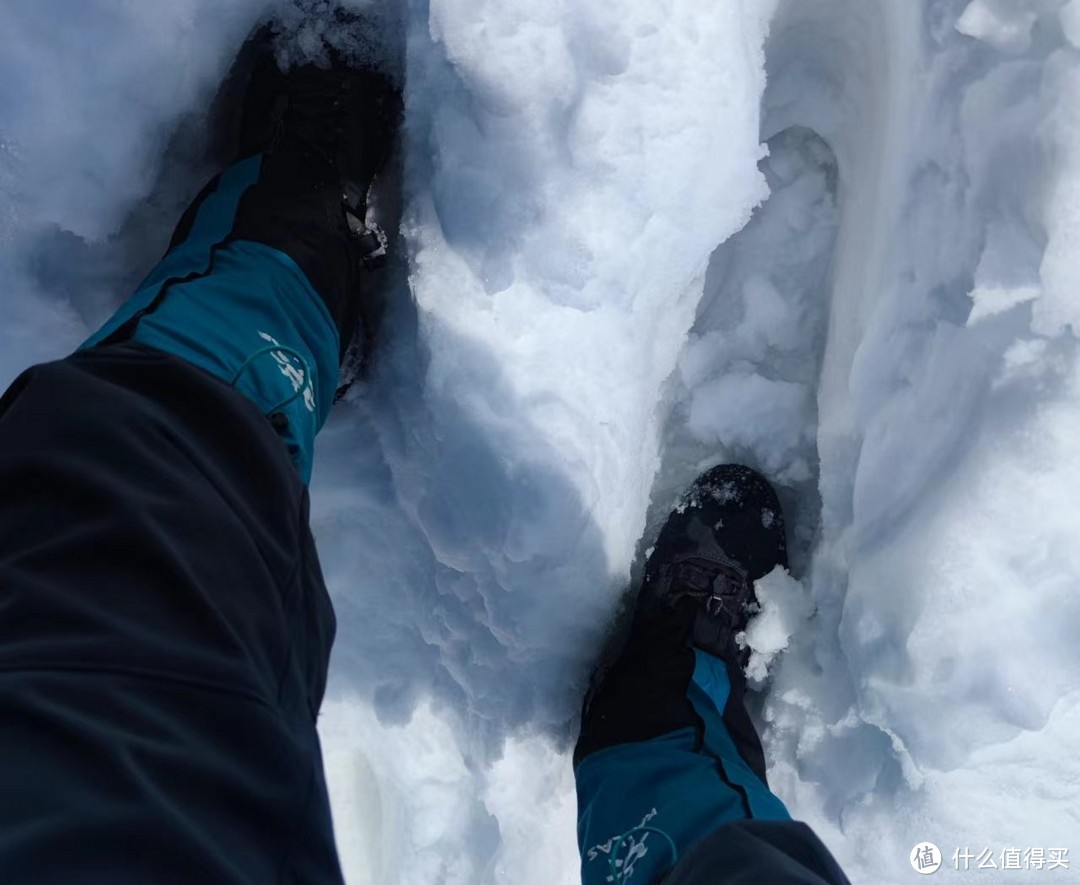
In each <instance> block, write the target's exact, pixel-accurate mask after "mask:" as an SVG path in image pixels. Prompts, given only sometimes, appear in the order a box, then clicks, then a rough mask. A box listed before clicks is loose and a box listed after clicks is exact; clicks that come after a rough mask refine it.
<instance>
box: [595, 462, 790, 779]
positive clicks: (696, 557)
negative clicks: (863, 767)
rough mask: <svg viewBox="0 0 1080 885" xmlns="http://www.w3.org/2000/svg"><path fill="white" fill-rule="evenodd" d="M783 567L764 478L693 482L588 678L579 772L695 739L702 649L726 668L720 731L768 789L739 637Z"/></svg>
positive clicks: (749, 475) (712, 477) (721, 471)
mask: <svg viewBox="0 0 1080 885" xmlns="http://www.w3.org/2000/svg"><path fill="white" fill-rule="evenodd" d="M787 564H788V559H787V539H786V537H785V534H784V517H783V514H782V512H781V510H780V502H779V500H778V499H777V497H776V493H775V492H774V491H773V489H772V487H771V486H770V485H769V483H768V482H767V481H766V480H765V478H764V477H762V476H761V475H760V474H758V473H756V472H755V471H753V470H751V469H750V468H748V467H741V466H738V465H724V466H721V467H716V468H714V469H713V470H710V471H709V472H708V473H705V474H704V475H702V476H701V477H699V478H698V479H697V480H696V481H695V482H694V484H693V485H691V486H690V488H689V489H687V491H686V492H685V493H684V494H683V496H682V498H680V500H679V504H678V506H677V507H676V508H675V510H674V511H673V512H672V514H671V516H670V517H668V520H667V522H666V523H665V525H664V527H663V529H662V530H661V532H660V537H659V538H658V539H657V542H656V546H655V547H654V548H653V550H652V551H651V552H650V554H649V558H648V562H647V563H646V565H645V576H644V579H643V582H642V588H641V592H640V594H639V596H638V599H637V605H636V608H635V610H634V614H633V620H632V622H631V625H630V629H629V632H628V633H627V634H626V637H625V641H624V643H623V644H621V645H615V646H613V647H612V648H610V649H609V650H608V653H607V655H606V656H605V659H602V660H601V662H600V664H599V666H598V667H597V670H596V672H595V673H594V674H593V680H592V685H591V686H590V689H589V692H588V695H587V696H586V698H585V704H584V708H583V711H582V719H581V735H580V738H579V740H578V744H577V747H576V749H575V752H574V761H575V764H579V763H580V762H581V761H582V760H584V759H585V758H586V757H587V756H589V755H591V754H592V753H595V752H597V751H599V750H602V749H605V748H607V747H610V746H614V745H616V744H624V743H632V742H640V741H648V740H651V739H653V738H656V737H659V736H661V735H665V734H671V733H673V732H676V731H678V730H680V729H683V728H688V727H691V728H696V729H698V730H699V731H700V729H701V728H702V725H701V720H700V718H699V716H698V714H697V712H696V711H695V709H694V707H693V704H692V703H691V702H690V700H689V698H688V689H689V685H690V682H691V679H692V678H693V674H694V669H695V660H696V658H695V649H700V650H702V651H704V652H707V653H708V654H711V655H713V656H715V657H717V658H719V659H720V660H722V661H723V662H724V664H725V665H726V669H727V673H728V681H729V683H730V695H729V697H728V702H727V705H726V707H725V710H724V722H725V725H726V726H727V728H728V731H729V733H730V734H731V737H732V740H734V741H735V743H736V746H737V747H738V749H739V752H740V754H741V755H742V756H743V758H744V759H746V760H747V762H748V764H749V765H750V766H751V768H752V769H753V770H754V771H755V772H757V773H758V775H759V776H760V777H761V778H762V780H764V778H765V757H764V753H763V752H762V749H761V742H760V740H759V739H758V737H757V733H756V732H755V730H754V726H753V724H752V723H751V721H750V718H749V716H748V714H747V713H746V710H745V707H744V705H743V697H744V692H745V689H746V680H745V677H744V676H743V670H744V669H745V666H746V663H747V660H748V658H749V652H748V651H747V650H745V649H740V648H739V646H738V643H737V641H736V637H737V636H738V634H739V633H741V632H742V631H743V630H745V629H746V624H747V621H748V620H749V618H750V610H749V606H750V605H751V603H752V602H753V601H754V581H756V580H757V579H758V578H761V577H763V576H765V575H767V574H768V573H769V572H771V571H772V570H773V569H774V568H775V567H776V566H777V565H782V566H784V567H787Z"/></svg>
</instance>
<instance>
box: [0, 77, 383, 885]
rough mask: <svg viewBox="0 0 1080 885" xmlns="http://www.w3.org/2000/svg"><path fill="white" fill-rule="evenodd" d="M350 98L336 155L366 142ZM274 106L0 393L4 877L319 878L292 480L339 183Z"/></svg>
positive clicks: (348, 296) (334, 288) (314, 673)
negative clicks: (261, 137)
mask: <svg viewBox="0 0 1080 885" xmlns="http://www.w3.org/2000/svg"><path fill="white" fill-rule="evenodd" d="M299 75H300V76H302V77H308V78H310V77H315V79H316V80H319V82H324V81H323V80H322V79H320V78H327V77H329V78H330V79H331V80H333V78H335V77H336V78H339V79H340V78H345V79H349V78H352V77H353V74H352V73H349V72H343V71H341V70H335V69H333V68H332V69H331V70H330V71H321V72H320V74H319V75H318V76H316V75H315V74H314V73H313V72H312V71H307V72H305V70H304V69H300V71H299ZM279 76H280V78H281V83H280V84H279V85H282V86H285V87H289V88H291V87H294V86H296V85H297V84H296V80H295V76H296V74H295V73H292V74H289V75H288V76H286V75H279ZM357 76H358V77H359V79H360V80H363V81H364V82H366V83H368V85H372V83H373V81H372V80H371V76H372V75H371V74H370V73H365V74H363V75H362V76H360V75H357ZM290 78H292V79H290ZM350 82H352V83H353V86H350V87H349V88H350V89H353V88H354V87H355V84H356V83H357V82H359V81H358V80H356V79H351V80H350ZM301 85H304V86H306V87H307V88H306V90H305V94H306V95H308V96H309V97H311V92H312V86H313V84H312V82H311V80H310V79H309V80H307V81H305V83H303V84H301ZM338 85H340V84H335V83H333V82H326V86H327V88H328V89H329V88H331V87H333V88H334V90H335V92H336V90H337V86H338ZM290 95H292V96H293V97H295V90H294V91H293V92H292V93H290ZM368 98H370V95H369V96H368ZM364 100H365V98H364V97H363V96H360V97H359V99H358V103H354V104H352V105H350V104H349V103H348V102H346V103H345V104H344V105H343V106H342V110H341V111H340V112H341V113H360V115H361V116H363V113H362V112H363V109H364V107H366V106H367V105H365V104H364ZM380 100H381V98H380ZM336 106H337V105H335V107H336ZM303 110H304V111H305V112H310V110H311V108H310V107H305V108H304V109H303ZM369 110H370V108H369ZM367 119H368V121H369V123H370V124H371V125H370V128H369V130H368V132H367V135H368V136H369V138H368V139H367V143H368V145H369V148H370V149H371V150H366V151H365V150H361V151H352V152H351V153H350V156H354V157H355V156H357V155H359V156H361V157H363V158H367V159H368V160H371V161H372V162H373V163H374V162H375V159H377V157H375V155H374V154H373V153H372V151H377V149H378V147H379V144H380V142H382V141H385V139H384V138H382V136H383V135H385V132H383V128H384V126H383V123H384V122H388V121H389V118H388V119H387V121H379V120H373V119H372V116H371V115H370V114H369V115H368V116H367ZM277 122H278V124H279V127H278V128H279V130H281V127H284V129H283V131H278V132H277V137H275V140H274V144H275V146H276V151H275V152H274V153H264V154H252V155H251V156H249V157H248V158H247V159H244V160H242V161H240V162H238V163H237V164H236V165H234V166H233V167H231V168H230V169H229V170H227V171H225V172H224V173H223V174H222V175H221V176H219V177H218V178H216V179H215V180H214V181H213V182H211V184H210V185H208V187H207V188H206V189H204V191H203V193H202V194H200V196H199V198H198V199H197V200H196V203H195V204H194V205H193V207H192V208H191V209H190V210H189V211H188V212H187V213H185V216H184V219H183V220H182V221H181V224H180V225H179V226H178V229H177V235H176V236H175V237H174V239H173V243H172V244H171V246H170V250H169V252H168V254H167V255H166V256H165V258H164V259H163V260H162V262H161V264H160V265H159V266H158V267H157V268H156V269H155V270H154V271H153V272H152V273H151V274H150V276H149V277H148V278H147V280H146V281H145V282H144V283H143V285H142V286H141V287H140V289H139V291H138V292H137V293H136V294H135V296H134V297H133V298H132V299H131V301H129V302H128V303H127V304H126V305H125V306H124V307H123V308H122V309H121V310H120V312H119V313H118V314H117V315H116V316H115V317H114V318H113V319H112V320H110V321H109V323H107V324H106V326H105V327H104V328H103V329H102V330H101V331H100V332H99V333H98V334H97V335H95V336H94V337H93V338H91V340H90V341H88V342H87V344H86V346H85V347H84V348H82V349H81V350H80V351H79V352H78V353H76V354H74V355H73V356H71V357H68V358H67V359H65V360H63V361H61V362H58V363H53V364H50V365H44V366H38V367H36V368H34V369H31V370H29V371H28V372H26V373H24V374H23V375H22V376H21V377H20V378H19V379H18V380H17V381H16V382H15V384H14V385H13V386H12V388H11V389H10V390H9V391H8V393H7V394H6V395H5V396H4V398H3V400H2V401H0V482H4V483H5V499H4V505H3V507H2V508H0V538H2V539H3V542H2V547H0V611H2V612H3V615H4V616H3V617H2V618H0V710H2V711H3V716H0V768H2V770H0V781H2V783H3V785H4V802H0V881H4V882H13V883H21V882H27V883H29V882H33V883H43V885H51V883H102V885H105V883H109V885H114V883H115V885H125V883H137V882H139V883H141V882H154V883H169V882H175V883H190V882H220V883H238V885H239V883H250V882H289V883H294V882H295V883H305V885H307V883H311V885H324V883H326V885H338V883H340V882H341V873H340V871H339V869H338V863H337V857H336V851H335V848H334V843H333V834H332V828H331V823H330V812H329V804H328V801H327V794H326V787H325V784H324V782H323V774H322V762H321V759H320V750H319V743H318V737H317V733H316V729H315V720H316V716H317V712H318V708H319V705H320V703H321V700H322V695H323V690H324V686H325V680H326V672H327V664H328V658H329V653H330V646H331V643H332V639H333V634H334V618H333V612H332V609H331V606H330V601H329V597H328V596H327V593H326V589H325V586H324V584H323V581H322V577H321V573H320V569H319V564H318V559H317V556H316V554H315V549H314V544H313V542H312V538H311V534H310V531H309V529H308V518H307V508H308V499H307V489H306V480H307V476H308V473H309V471H310V462H311V446H312V443H313V440H314V435H315V433H316V431H317V430H318V428H319V427H320V426H321V424H322V421H323V420H325V418H326V414H327V412H328V410H329V407H330V404H331V402H332V399H333V394H334V387H335V384H336V380H337V360H338V357H339V355H340V352H341V349H342V345H343V343H344V342H345V341H347V340H348V338H349V337H350V336H351V334H352V332H353V328H354V325H355V322H354V321H355V316H356V301H357V299H358V298H359V294H358V292H357V291H356V285H357V280H356V276H355V275H356V274H357V273H358V269H359V268H358V265H359V264H360V263H361V262H362V260H363V257H364V254H366V253H365V250H366V245H365V243H364V242H363V235H364V233H365V232H364V231H358V230H356V229H354V225H353V223H354V222H356V220H357V214H359V216H361V217H362V215H363V207H362V205H361V203H359V202H357V201H356V199H355V198H354V197H350V198H348V199H347V200H345V201H343V200H342V193H343V192H344V191H347V190H349V188H348V187H346V185H351V184H354V183H355V182H352V181H351V179H349V178H348V176H346V175H342V174H341V173H342V172H343V171H348V170H342V169H340V168H337V167H333V166H326V165H322V166H320V165H319V163H318V162H317V161H316V160H315V159H313V155H312V153H311V149H312V144H311V137H310V131H309V132H307V133H305V129H304V120H303V119H302V115H293V116H289V114H288V113H286V115H285V116H284V117H283V118H282V119H280V120H278V121H277ZM350 125H352V124H350ZM346 128H347V127H346ZM320 131H321V130H320ZM369 180H370V179H369ZM365 188H366V185H365ZM365 188H361V190H364V189H365ZM353 192H354V193H355V189H354V190H353ZM316 248H318V249H319V250H321V251H318V252H317V251H315V250H316Z"/></svg>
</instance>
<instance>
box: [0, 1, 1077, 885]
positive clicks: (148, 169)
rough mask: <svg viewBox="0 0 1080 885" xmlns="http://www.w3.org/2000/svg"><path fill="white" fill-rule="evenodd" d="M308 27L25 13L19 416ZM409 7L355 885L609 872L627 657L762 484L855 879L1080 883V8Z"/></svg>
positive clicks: (348, 489) (344, 764)
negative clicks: (716, 492) (212, 105)
mask: <svg viewBox="0 0 1080 885" xmlns="http://www.w3.org/2000/svg"><path fill="white" fill-rule="evenodd" d="M267 5H268V3H267V2H266V0H231V2H229V3H222V2H218V0H173V2H171V3H167V4H163V3H153V4H150V3H123V4H118V3H114V2H110V0H45V2H41V0H33V2H31V0H6V2H5V3H3V4H2V5H0V280H2V282H3V286H4V290H5V296H4V302H3V304H4V307H3V311H4V313H3V318H4V322H3V325H2V326H0V376H2V380H3V381H4V382H5V383H6V382H7V381H10V380H11V379H12V378H14V376H15V375H16V374H17V373H18V372H19V371H20V370H21V369H22V368H24V367H25V366H27V365H29V364H30V363H32V362H34V361H38V360H41V359H46V358H51V357H55V356H58V355H60V354H63V353H65V352H67V351H69V350H70V349H72V348H73V347H74V346H75V345H76V344H77V343H78V342H79V340H80V339H81V337H83V336H84V335H85V334H86V333H87V332H88V331H89V330H91V329H92V328H93V327H95V326H96V324H98V323H100V322H101V321H102V320H103V319H104V318H105V317H106V316H107V314H108V312H109V311H110V310H111V309H113V308H114V307H115V305H116V304H117V303H118V301H119V300H120V298H121V297H122V296H123V295H124V294H125V293H126V291H129V290H130V289H131V287H132V285H133V284H134V282H135V281H136V280H137V279H138V277H139V276H140V274H141V273H143V272H145V270H146V269H147V268H148V267H149V266H150V264H151V263H152V262H153V260H154V258H155V256H156V255H157V254H158V253H159V252H160V250H161V249H162V248H163V246H164V244H165V243H166V241H167V237H168V233H169V230H170V228H171V224H172V223H173V221H174V219H175V217H176V215H177V214H178V212H179V211H180V209H181V208H182V206H183V205H184V202H185V200H186V199H188V198H190V196H191V195H192V194H193V193H194V192H195V191H196V190H197V189H198V187H199V185H200V183H201V179H202V178H204V177H205V176H206V175H207V174H208V173H209V172H210V171H211V170H210V169H209V168H207V163H206V161H205V160H204V159H203V150H202V147H201V146H202V145H203V144H204V142H205V138H204V137H203V130H204V129H205V116H206V115H205V108H206V106H207V104H208V102H209V100H210V97H211V96H212V95H213V94H214V92H215V90H216V89H217V86H218V84H219V83H220V81H221V79H222V77H223V76H224V74H225V72H226V71H227V69H228V66H229V63H230V61H231V58H232V56H233V54H234V53H235V51H236V49H237V48H238V46H239V45H240V43H241V42H242V41H243V39H244V37H245V35H246V34H247V33H248V31H249V29H250V28H251V27H252V25H253V24H254V23H255V22H256V21H257V20H258V19H259V18H260V16H261V15H263V13H264V11H265V9H266V8H267ZM360 5H362V4H360ZM395 8H400V15H399V16H395V15H394V14H392V13H385V14H384V16H383V18H384V20H385V29H386V34H385V36H386V39H387V40H388V41H389V42H391V43H392V44H394V43H395V41H397V42H396V44H395V45H397V46H398V48H401V47H402V46H404V53H405V54H404V59H405V66H406V72H407V77H408V85H407V118H408V123H407V131H406V136H405V151H404V153H405V161H404V162H405V167H404V197H405V207H406V212H405V217H404V221H403V225H402V244H403V246H404V250H403V251H404V253H405V254H406V255H407V265H406V266H403V267H402V268H401V273H400V274H399V275H398V276H399V277H400V279H397V280H394V279H393V276H392V283H391V284H390V288H391V290H392V291H391V292H390V294H391V296H392V301H393V304H392V306H391V308H390V311H389V315H388V318H387V322H386V325H385V329H384V336H383V341H382V345H381V348H380V351H379V353H378V354H377V355H376V356H377V358H376V360H375V364H374V370H373V372H372V375H371V377H370V378H368V380H367V381H366V382H365V383H364V385H363V386H362V387H361V388H360V389H359V390H358V391H357V392H356V393H355V395H353V396H352V397H351V398H350V400H349V401H348V402H347V403H345V404H343V405H342V406H341V407H340V408H339V409H338V411H337V413H336V414H335V416H334V417H333V419H332V421H331V423H330V425H329V426H328V428H327V429H326V431H325V433H324V436H323V438H322V439H321V443H320V449H319V455H318V457H319V465H318V468H317V474H316V477H315V481H314V484H313V504H314V524H315V529H316V533H317V535H318V539H319V543H320V546H321V549H322V552H323V558H324V565H325V571H326V574H327V578H328V581H329V583H330V586H331V590H332V593H333V595H334V597H335V600H336V603H337V607H338V611H339V616H340V631H339V638H338V645H337V649H336V652H335V659H334V663H333V674H332V686H331V699H330V701H329V703H328V704H327V708H326V711H325V713H324V716H323V721H322V725H323V733H324V736H325V743H326V758H327V768H328V772H329V776H330V782H331V789H332V792H333V797H334V802H335V808H336V814H337V820H336V825H337V829H338V834H339V840H340V843H341V853H342V857H343V860H344V862H345V865H346V868H347V873H348V876H349V880H350V882H351V883H352V885H359V883H366V882H377V883H413V882H416V883H482V882H507V883H511V882H513V883H515V885H519V883H533V882H535V883H541V882H542V883H551V882H564V883H568V882H572V881H574V880H575V878H576V868H577V860H576V855H575V850H574V833H573V821H574V799H573V793H572V776H571V774H570V771H569V761H568V748H569V745H570V742H571V741H572V737H573V729H574V719H575V716H576V713H577V707H578V703H579V699H580V694H581V692H582V690H583V687H584V684H585V680H586V678H587V672H588V667H589V664H590V663H591V660H592V658H593V656H594V655H595V653H596V651H597V647H598V644H599V643H600V641H601V639H602V637H603V635H604V632H605V630H606V629H607V626H608V624H609V623H610V621H611V619H612V617H613V615H614V613H615V611H616V609H617V607H618V605H619V603H620V600H621V598H622V596H623V594H624V592H625V590H626V588H627V586H628V584H629V582H630V579H631V564H632V562H634V560H635V556H636V554H638V553H639V552H640V550H641V549H643V548H644V547H645V546H646V545H648V544H649V543H651V539H652V536H653V535H654V534H655V532H656V529H657V528H658V526H659V524H660V522H661V521H662V519H663V517H664V515H665V514H666V513H667V511H668V509H669V508H670V506H671V505H672V503H673V502H674V501H675V499H676V497H677V494H678V492H679V491H680V490H681V489H682V488H683V487H684V486H685V485H686V484H687V483H688V482H689V481H690V480H691V479H692V478H693V477H694V476H696V474H697V473H698V472H699V471H700V470H701V469H703V468H705V467H708V466H711V465H713V464H715V463H717V462H719V461H723V460H729V459H738V460H742V461H744V462H747V463H750V464H751V465H753V466H756V467H758V468H760V469H763V470H764V471H765V472H766V473H768V474H769V476H770V477H771V478H772V479H773V480H774V481H775V482H776V483H777V484H778V485H779V486H780V492H781V498H782V500H783V503H784V505H785V508H786V509H787V511H788V519H789V523H790V524H791V534H792V546H793V561H792V568H793V574H794V576H795V577H796V578H798V580H799V581H800V582H801V584H802V585H803V587H805V588H806V591H805V592H806V593H807V594H808V595H809V600H810V606H811V607H812V610H813V614H812V616H811V617H810V618H809V619H808V620H806V622H805V624H804V625H803V626H801V627H800V629H799V630H798V631H797V632H796V633H795V634H794V635H793V636H791V637H789V639H788V640H787V646H788V647H787V650H786V651H784V652H783V653H781V654H780V655H779V656H778V658H777V659H776V660H775V661H773V662H772V664H771V666H770V670H771V677H770V678H771V684H770V686H769V689H768V692H767V693H766V694H764V695H763V696H761V697H759V698H757V699H756V700H755V702H754V710H755V714H756V715H758V717H759V721H760V722H761V723H762V727H763V729H764V736H765V744H766V750H767V753H768V757H769V762H770V769H771V778H772V783H773V786H774V788H775V789H776V791H777V792H778V793H779V794H780V795H781V796H782V797H783V798H784V800H785V801H786V802H787V804H788V805H789V807H791V809H792V810H793V812H794V813H795V814H796V816H798V817H801V818H803V819H806V820H808V821H809V822H810V823H811V824H812V825H813V826H814V827H815V828H816V829H817V830H818V832H819V833H820V835H821V836H822V837H823V838H824V839H825V840H826V842H827V843H828V844H829V846H830V847H831V848H832V850H833V851H834V852H835V854H836V855H837V856H838V858H839V859H840V860H841V862H842V863H843V864H844V865H845V866H846V868H847V870H848V872H849V875H850V876H851V878H852V879H853V881H856V882H860V881H873V882H883V883H892V882H907V881H910V880H911V877H913V875H914V874H913V873H912V871H911V870H910V867H909V866H908V862H907V856H908V852H909V851H910V849H911V848H912V846H914V845H915V844H916V843H917V842H920V841H924V840H930V841H933V842H935V843H936V844H937V845H938V846H939V847H941V848H942V849H943V851H944V853H945V854H946V860H947V863H946V867H948V866H949V865H950V864H951V855H952V852H953V851H954V850H955V849H956V848H958V847H969V848H971V849H972V850H974V851H976V852H979V851H981V850H982V849H983V848H990V849H993V850H994V851H995V852H999V851H1001V850H1002V849H1004V848H1007V847H1020V848H1024V847H1044V848H1051V847H1064V848H1071V849H1072V850H1073V851H1074V852H1080V843H1078V842H1077V841H1076V839H1077V834H1078V833H1080V761H1077V754H1076V752H1075V746H1076V741H1077V737H1078V736H1080V655H1078V654H1077V651H1076V648H1077V644H1076V636H1077V634H1078V631H1080V545H1078V544H1077V543H1076V537H1077V534H1078V530H1080V510H1078V507H1077V504H1076V501H1077V500H1078V499H1080V464H1078V459H1077V458H1076V456H1075V446H1076V444H1075V440H1076V439H1077V438H1080V410H1078V406H1080V366H1078V362H1077V352H1076V341H1075V335H1074V329H1075V328H1076V327H1077V323H1078V320H1080V292H1078V287H1080V264H1078V262H1077V255H1078V251H1080V250H1078V247H1080V0H1071V2H1068V3H1066V2H1064V0H974V2H971V3H966V2H963V0H740V2H736V0H730V2H725V3H709V4H706V3H700V2H691V0H649V2H646V0H545V2H532V0H521V2H518V3H506V2H504V0H410V2H408V3H407V4H404V3H403V4H401V6H400V7H395ZM765 146H767V147H765ZM410 293H411V297H410ZM639 562H640V560H639ZM808 610H809V609H808ZM1074 863H1080V858H1077V859H1076V860H1075V861H1074ZM1058 874H1059V875H1060V871H1058ZM939 875H942V876H944V877H945V878H949V877H950V876H952V877H956V876H958V875H960V874H958V873H953V872H950V871H949V870H948V869H943V870H942V872H941V873H939ZM980 875H981V876H985V878H986V879H987V880H989V881H996V880H998V879H1000V880H1001V881H1026V879H1025V878H1024V877H1025V876H1026V875H1029V874H1024V873H1010V872H1008V871H1002V872H999V873H993V872H985V871H984V872H982V873H980ZM1048 875H1049V874H1048Z"/></svg>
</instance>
